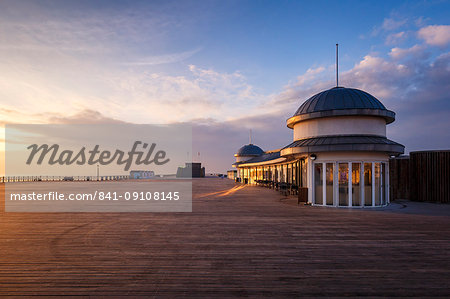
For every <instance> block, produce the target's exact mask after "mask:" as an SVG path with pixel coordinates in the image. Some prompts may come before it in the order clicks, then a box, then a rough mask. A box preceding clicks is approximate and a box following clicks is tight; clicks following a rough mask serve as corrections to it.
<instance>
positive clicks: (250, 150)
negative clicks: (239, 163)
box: [235, 143, 264, 157]
mask: <svg viewBox="0 0 450 299" xmlns="http://www.w3.org/2000/svg"><path fill="white" fill-rule="evenodd" d="M262 154H264V151H263V150H262V149H261V148H260V147H259V146H256V145H254V144H251V143H250V144H247V145H244V146H243V147H241V148H240V149H239V150H238V152H237V154H236V155H235V156H236V157H239V156H255V157H256V156H260V155H262Z"/></svg>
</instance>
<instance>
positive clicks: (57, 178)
mask: <svg viewBox="0 0 450 299" xmlns="http://www.w3.org/2000/svg"><path fill="white" fill-rule="evenodd" d="M128 179H130V176H128V175H106V176H98V177H97V176H2V177H0V183H12V182H64V181H77V182H78V181H93V182H99V181H120V180H128Z"/></svg>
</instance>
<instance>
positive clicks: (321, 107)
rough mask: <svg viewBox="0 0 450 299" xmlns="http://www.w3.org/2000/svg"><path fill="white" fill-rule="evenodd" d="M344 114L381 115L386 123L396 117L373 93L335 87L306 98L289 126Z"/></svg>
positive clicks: (289, 121)
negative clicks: (303, 121) (307, 120)
mask: <svg viewBox="0 0 450 299" xmlns="http://www.w3.org/2000/svg"><path fill="white" fill-rule="evenodd" d="M342 115H372V116H380V117H383V118H385V119H386V123H391V122H393V121H394V119H395V113H394V112H392V111H389V110H387V109H386V107H384V105H383V104H382V103H381V102H380V101H379V100H378V99H377V98H375V97H374V96H373V95H371V94H369V93H367V92H365V91H362V90H359V89H355V88H345V87H334V88H331V89H328V90H325V91H322V92H319V93H318V94H316V95H314V96H312V97H310V98H309V99H308V100H306V101H305V102H304V103H303V104H302V105H301V106H300V108H298V110H297V111H296V112H295V114H294V116H292V117H291V118H290V119H289V120H288V127H290V128H292V127H293V125H294V124H295V123H297V122H299V121H302V120H306V119H312V118H319V117H327V116H342Z"/></svg>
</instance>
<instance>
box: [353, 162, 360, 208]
mask: <svg viewBox="0 0 450 299" xmlns="http://www.w3.org/2000/svg"><path fill="white" fill-rule="evenodd" d="M360 175H361V163H352V206H360V205H361V178H360Z"/></svg>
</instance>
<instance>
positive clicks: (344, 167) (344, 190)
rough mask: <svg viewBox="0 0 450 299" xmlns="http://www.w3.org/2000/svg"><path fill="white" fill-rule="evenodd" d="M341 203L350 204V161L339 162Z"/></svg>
mask: <svg viewBox="0 0 450 299" xmlns="http://www.w3.org/2000/svg"><path fill="white" fill-rule="evenodd" d="M338 179H339V205H340V206H348V163H339V173H338Z"/></svg>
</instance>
